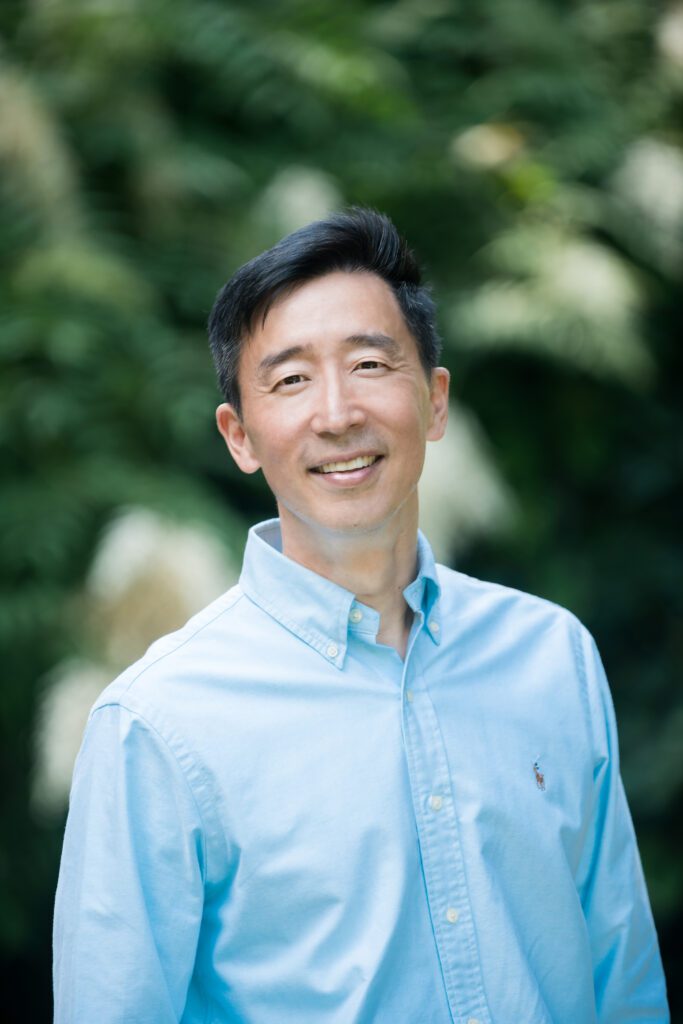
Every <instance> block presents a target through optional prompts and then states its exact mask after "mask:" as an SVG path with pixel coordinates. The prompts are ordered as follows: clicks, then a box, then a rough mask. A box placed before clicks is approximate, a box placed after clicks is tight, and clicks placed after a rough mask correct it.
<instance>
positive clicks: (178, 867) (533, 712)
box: [55, 520, 668, 1024]
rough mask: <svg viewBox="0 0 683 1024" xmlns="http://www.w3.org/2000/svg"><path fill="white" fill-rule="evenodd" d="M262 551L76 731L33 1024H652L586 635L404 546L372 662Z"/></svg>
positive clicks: (657, 984) (626, 848)
mask: <svg viewBox="0 0 683 1024" xmlns="http://www.w3.org/2000/svg"><path fill="white" fill-rule="evenodd" d="M279 545H280V539H279V528H278V524H277V521H276V520H273V521H271V522H269V523H264V524H261V525H260V526H259V527H255V528H254V529H253V530H252V531H251V533H250V536H249V540H248V544H247V549H246V553H245V559H244V568H243V572H242V576H241V579H240V583H239V585H238V586H236V587H235V588H234V589H232V590H230V591H229V592H228V593H226V594H225V595H224V596H223V597H221V598H219V599H218V600H217V601H215V602H214V603H213V604H211V605H210V606H209V607H208V608H206V609H205V610H204V611H202V612H200V613H199V614H198V615H197V616H195V617H194V618H193V619H191V620H190V622H189V623H188V624H187V625H186V626H185V627H184V628H183V629H181V630H180V631H179V632H177V633H174V634H172V635H171V636H168V637H165V638H163V639H161V640H159V641H158V642H157V643H155V644H154V645H153V646H152V647H151V648H150V650H149V651H148V652H147V654H146V655H145V656H144V658H142V659H141V660H140V661H139V662H137V663H136V664H135V665H133V666H132V667H131V668H129V669H128V670H127V671H126V672H124V673H123V675H122V676H120V677H119V679H117V680H116V681H115V682H114V683H112V685H111V686H110V687H108V689H107V690H105V691H104V693H103V695H102V696H101V698H100V699H99V701H98V702H97V704H96V705H95V708H94V709H93V711H92V714H91V716H90V720H89V724H88V728H87V731H86V735H85V739H84V741H83V746H82V749H81V752H80V755H79V758H78V762H77V766H76V770H75V775H74V782H73V789H72V796H71V807H70V812H69V819H68V824H67V828H66V836H65V841H64V852H63V858H62V867H61V873H60V879H59V886H58V891H57V905H56V918H55V992H56V1020H57V1021H58V1022H59V1024H123V1022H130V1024H167V1022H171V1021H173V1022H178V1021H182V1022H183V1024H233V1022H234V1024H237V1022H240V1024H450V1022H457V1024H493V1022H495V1024H512V1022H515V1024H591V1022H593V1021H600V1022H601V1024H607V1022H610V1024H616V1022H625V1021H633V1022H637V1024H646V1022H649V1021H666V1020H668V1013H667V1008H666V996H665V986H664V979H663V975H662V968H661V963H660V958H659V952H658V948H657V939H656V935H655V930H654V926H653V922H652V916H651V913H650V908H649V904H648V898H647V893H646V889H645V884H644V881H643V875H642V871H641V867H640V862H639V858H638V852H637V848H636V843H635V838H634V834H633V828H632V825H631V820H630V817H629V812H628V809H627V806H626V800H625V797H624V791H623V788H622V785H621V781H620V778H619V767H618V754H617V738H616V731H615V723H614V714H613V710H612V704H611V700H610V696H609V692H608V688H607V683H606V681H605V676H604V673H603V670H602V667H601V664H600V659H599V657H598V654H597V651H596V649H595V645H594V643H593V641H592V639H591V638H590V636H589V635H588V633H587V632H586V630H585V629H584V628H583V627H582V626H581V625H580V624H579V622H577V620H576V619H575V618H574V617H573V616H572V615H570V614H569V613H568V612H566V611H563V610H562V609H560V608H558V607H556V606H555V605H553V604H550V603H548V602H547V601H542V600H539V599H537V598H534V597H529V596H528V595H526V594H522V593H519V592H517V591H514V590H509V589H507V588H505V587H501V586H496V585H493V584H490V583H482V582H479V581H478V580H475V579H471V578H469V577H467V576H464V575H462V574H460V573H457V572H453V571H452V570H450V569H446V568H443V567H441V566H438V567H437V566H435V564H434V560H433V557H432V553H431V550H430V548H429V545H428V544H427V542H426V541H425V539H424V538H423V537H422V536H420V539H419V544H418V558H419V573H418V576H417V578H416V579H415V580H414V581H413V583H411V584H410V586H409V587H407V588H406V590H405V592H404V593H405V598H406V601H407V603H408V605H409V606H410V608H411V609H412V610H413V612H414V619H413V625H412V630H411V633H410V639H409V643H408V649H407V652H406V657H405V660H402V659H401V658H400V657H399V655H398V654H397V652H396V651H395V650H394V649H393V648H390V647H387V646H385V645H383V644H381V643H378V642H377V630H378V627H379V616H378V613H377V612H376V611H374V610H373V609H372V608H369V607H367V606H365V605H363V604H359V603H358V602H357V601H356V600H355V598H354V595H353V594H351V593H349V592H348V591H346V590H344V589H342V588H341V587H339V586H337V585H336V584H334V583H332V582H330V581H329V580H326V579H323V578H322V577H320V576H318V575H316V574H315V573H313V572H311V571H309V570H307V569H305V568H303V567H302V566H300V565H298V564H297V563H295V562H293V561H291V560H289V559H288V558H286V557H285V556H284V555H282V554H281V552H280V550H279Z"/></svg>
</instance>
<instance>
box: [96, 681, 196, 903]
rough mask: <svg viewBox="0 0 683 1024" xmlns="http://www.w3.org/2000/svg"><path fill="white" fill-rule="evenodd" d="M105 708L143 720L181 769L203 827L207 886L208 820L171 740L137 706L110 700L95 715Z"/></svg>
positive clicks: (99, 706)
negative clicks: (124, 712)
mask: <svg viewBox="0 0 683 1024" xmlns="http://www.w3.org/2000/svg"><path fill="white" fill-rule="evenodd" d="M105 708H119V709H120V710H122V711H127V712H128V714H129V715H132V716H133V717H134V718H137V719H138V720H139V721H140V722H142V723H143V725H144V726H145V727H146V728H147V729H148V730H149V731H150V732H152V733H154V735H155V736H156V737H157V738H158V740H159V741H160V742H161V743H163V745H164V748H165V749H166V750H167V751H168V753H169V755H170V757H171V758H172V760H173V762H174V764H175V765H176V766H177V768H178V771H179V773H180V775H181V776H182V778H183V780H184V782H185V785H186V787H187V791H188V793H189V794H190V797H191V799H192V803H193V805H194V807H195V810H196V812H197V816H198V818H199V822H200V825H201V827H202V833H201V836H202V856H203V862H204V863H203V868H202V885H203V886H205V885H206V884H207V876H208V875H210V872H209V869H208V866H209V852H208V847H207V843H206V833H207V826H206V821H205V818H204V814H203V813H202V808H201V806H200V804H199V801H198V800H197V796H196V794H195V792H194V789H193V788H192V783H191V782H190V780H189V778H188V777H187V773H186V771H185V769H184V768H183V765H182V763H181V762H180V760H179V759H178V756H177V754H176V753H175V751H174V750H173V747H172V746H171V744H170V743H169V741H168V740H167V739H166V737H165V736H164V735H163V733H162V732H160V730H159V729H158V728H157V726H156V725H154V723H153V722H151V721H150V720H149V719H148V718H147V717H146V715H143V714H141V713H140V712H139V711H137V710H136V709H135V708H131V707H129V706H128V705H127V704H124V703H123V702H122V701H108V702H107V703H106V704H100V705H98V707H97V708H95V710H94V711H93V716H94V715H95V714H96V713H97V712H98V711H102V710H104V709H105ZM188 755H189V756H191V755H190V752H189V751H188Z"/></svg>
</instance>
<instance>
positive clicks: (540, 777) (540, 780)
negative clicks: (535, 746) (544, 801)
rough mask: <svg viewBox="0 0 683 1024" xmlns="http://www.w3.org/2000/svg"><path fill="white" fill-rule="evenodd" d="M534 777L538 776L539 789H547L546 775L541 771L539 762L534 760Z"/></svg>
mask: <svg viewBox="0 0 683 1024" xmlns="http://www.w3.org/2000/svg"><path fill="white" fill-rule="evenodd" d="M534 777H535V778H536V785H537V786H538V788H539V789H545V775H544V774H543V772H542V771H541V766H540V764H539V762H538V761H537V760H536V761H534Z"/></svg>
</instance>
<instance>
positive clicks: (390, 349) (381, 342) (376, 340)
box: [344, 331, 401, 356]
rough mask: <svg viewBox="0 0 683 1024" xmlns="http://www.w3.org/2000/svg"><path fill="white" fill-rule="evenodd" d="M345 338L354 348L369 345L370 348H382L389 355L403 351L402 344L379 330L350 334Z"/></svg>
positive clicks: (396, 354) (395, 354)
mask: <svg viewBox="0 0 683 1024" xmlns="http://www.w3.org/2000/svg"><path fill="white" fill-rule="evenodd" d="M344 340H345V341H346V343H347V344H348V345H351V346H353V347H354V348H363V347H364V346H366V345H369V346H370V348H378V349H381V351H382V352H386V353H387V355H389V356H398V355H399V354H400V351H401V346H400V345H399V343H398V342H397V341H396V340H395V339H394V338H391V337H389V335H388V334H382V333H381V332H379V331H378V332H373V333H371V334H350V335H349V336H348V338H345V339H344Z"/></svg>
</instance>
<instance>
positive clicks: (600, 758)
mask: <svg viewBox="0 0 683 1024" xmlns="http://www.w3.org/2000/svg"><path fill="white" fill-rule="evenodd" d="M581 645H582V652H581V653H582V662H583V665H584V668H585V674H586V685H587V693H588V699H589V703H590V709H591V720H592V725H593V740H594V749H595V752H596V756H595V762H594V787H595V788H594V801H595V802H594V805H593V817H592V821H591V822H590V829H589V838H590V842H589V844H588V846H587V856H586V858H585V874H584V878H583V880H582V884H581V886H580V892H581V898H582V903H583V909H584V914H585V917H586V922H587V925H588V931H589V936H590V943H591V950H592V956H593V976H594V985H595V1001H596V1007H597V1011H598V1020H599V1022H600V1024H622V1022H624V1021H627V1020H630V1021H638V1022H639V1024H649V1022H654V1021H658V1022H661V1021H668V1020H669V1012H668V1009H667V999H666V985H665V981H664V973H663V970H662V964H661V959H660V955H659V948H658V944H657V934H656V932H655V926H654V922H653V919H652V912H651V910H650V903H649V900H648V895H647V889H646V885H645V879H644V876H643V871H642V867H641V863H640V857H639V854H638V847H637V844H636V837H635V833H634V830H633V824H632V821H631V816H630V813H629V809H628V805H627V802H626V795H625V793H624V787H623V784H622V781H621V776H620V774H619V750H618V741H617V729H616V721H615V716H614V708H613V705H612V699H611V696H610V692H609V687H608V685H607V680H606V678H605V672H604V670H603V667H602V663H601V660H600V655H599V654H598V651H597V648H596V646H595V642H594V641H593V638H592V637H591V636H590V634H588V633H587V632H586V631H585V630H583V631H582V638H581Z"/></svg>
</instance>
